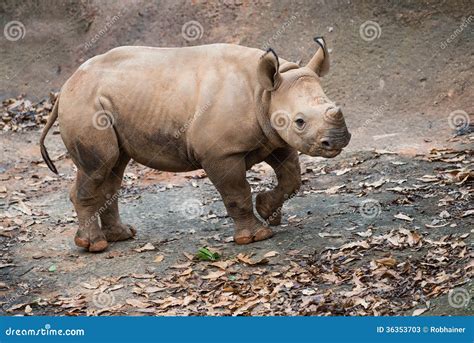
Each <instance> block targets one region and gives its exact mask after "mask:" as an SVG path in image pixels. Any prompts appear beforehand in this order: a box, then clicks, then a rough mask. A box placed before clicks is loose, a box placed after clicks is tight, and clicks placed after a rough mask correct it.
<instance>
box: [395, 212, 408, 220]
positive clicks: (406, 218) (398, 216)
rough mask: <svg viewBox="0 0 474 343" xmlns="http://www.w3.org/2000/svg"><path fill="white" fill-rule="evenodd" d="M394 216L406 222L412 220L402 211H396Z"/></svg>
mask: <svg viewBox="0 0 474 343" xmlns="http://www.w3.org/2000/svg"><path fill="white" fill-rule="evenodd" d="M394 217H395V218H397V219H401V220H406V221H408V222H412V221H413V218H411V217H409V216H407V215H406V214H403V213H401V212H400V213H398V214H396V215H394Z"/></svg>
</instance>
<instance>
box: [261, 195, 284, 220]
mask: <svg viewBox="0 0 474 343" xmlns="http://www.w3.org/2000/svg"><path fill="white" fill-rule="evenodd" d="M271 202H272V197H271V195H270V193H269V192H263V193H259V194H257V199H256V204H255V208H256V209H257V212H258V214H259V215H260V217H262V218H263V219H264V220H265V221H266V222H267V223H268V225H272V226H276V225H280V224H281V206H280V207H277V208H275V209H272V207H271V205H270V204H271Z"/></svg>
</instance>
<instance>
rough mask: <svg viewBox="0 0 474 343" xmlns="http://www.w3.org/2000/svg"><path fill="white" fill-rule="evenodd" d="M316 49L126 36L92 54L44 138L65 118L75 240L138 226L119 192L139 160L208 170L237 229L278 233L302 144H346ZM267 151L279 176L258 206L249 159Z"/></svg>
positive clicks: (248, 235)
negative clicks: (130, 43) (148, 41)
mask: <svg viewBox="0 0 474 343" xmlns="http://www.w3.org/2000/svg"><path fill="white" fill-rule="evenodd" d="M317 43H318V44H319V45H320V46H321V48H320V49H319V50H318V51H317V52H316V54H315V55H314V57H313V58H312V59H311V61H310V62H309V63H308V65H306V66H304V67H299V66H298V65H296V64H294V63H290V62H287V61H285V60H283V59H279V58H278V57H277V56H276V54H275V53H274V52H273V51H272V50H269V51H267V52H263V51H261V50H258V49H252V48H246V47H242V46H238V45H231V44H213V45H205V46H197V47H187V48H150V47H120V48H116V49H113V50H111V51H109V52H107V53H105V54H103V55H99V56H96V57H94V58H92V59H90V60H89V61H87V62H85V63H84V64H83V65H82V66H81V67H80V68H79V69H78V70H77V71H76V72H75V73H74V74H73V75H72V76H71V78H70V79H69V80H68V81H67V82H66V84H65V85H64V86H63V87H62V89H61V93H60V96H59V98H58V101H57V102H56V104H55V106H54V108H53V112H52V115H51V116H50V119H49V121H48V124H47V125H46V127H45V130H44V132H43V135H42V137H41V140H40V145H41V152H42V155H43V157H44V159H45V161H46V163H47V165H48V166H49V167H50V168H51V170H53V171H54V172H56V168H55V166H54V165H53V163H52V162H51V160H50V158H49V156H48V154H47V151H46V148H45V146H44V140H45V137H46V134H47V132H48V130H49V129H50V128H51V126H52V125H53V123H54V121H55V120H56V119H57V118H59V122H60V129H61V137H62V139H63V141H64V144H65V146H66V148H67V150H68V152H69V154H70V156H71V158H72V160H73V162H74V164H75V165H76V166H77V168H78V173H77V179H76V183H75V185H74V186H73V187H72V189H71V193H70V198H71V201H72V202H73V204H74V206H75V209H76V211H77V215H78V221H79V228H78V231H77V234H76V237H75V243H76V245H78V246H80V247H83V248H86V249H88V250H89V251H93V252H97V251H103V250H104V249H106V248H107V246H108V242H113V241H119V240H125V239H128V238H131V237H133V236H134V235H135V233H136V230H135V229H134V228H132V227H130V226H129V225H126V224H123V223H122V221H121V219H120V215H119V212H118V201H117V200H118V196H117V192H118V190H119V189H120V185H121V182H122V177H123V173H124V170H125V168H126V166H127V164H128V162H129V161H130V159H134V160H135V161H137V162H139V163H141V164H144V165H146V166H149V167H151V168H155V169H158V170H163V171H173V172H180V171H190V170H196V169H200V168H202V169H204V170H205V171H206V173H207V175H208V176H209V179H210V180H211V181H212V182H213V184H214V185H215V186H216V188H217V190H218V191H219V193H220V194H221V196H222V199H223V201H224V204H225V206H226V209H227V212H228V214H229V216H230V217H231V218H232V219H233V220H234V222H235V235H234V240H235V242H236V243H238V244H247V243H251V242H254V241H259V240H263V239H266V238H269V237H271V236H272V231H271V229H270V228H269V227H268V225H267V224H270V225H278V224H279V223H280V221H281V207H282V205H283V202H284V201H285V200H286V199H287V198H288V197H289V196H291V195H292V194H293V193H294V192H296V191H297V190H298V189H299V187H300V183H301V177H300V166H299V162H298V151H300V152H301V153H304V154H308V155H311V156H323V157H328V158H330V157H335V156H336V155H338V154H339V153H340V152H341V150H342V149H343V148H344V147H345V146H346V145H347V144H348V143H349V140H350V134H349V132H348V130H347V127H346V124H345V122H344V118H343V115H342V112H341V109H340V108H339V107H337V106H336V105H335V104H334V103H332V102H331V101H330V100H329V99H328V98H327V97H326V95H325V94H324V92H323V90H322V88H321V85H320V77H322V76H323V75H324V74H326V73H327V72H328V70H329V55H328V52H327V49H326V46H325V43H324V41H323V40H318V41H317ZM262 161H265V162H266V163H268V164H269V165H270V166H271V167H272V168H273V169H274V170H275V173H276V176H277V179H278V185H277V186H276V187H275V188H274V189H273V190H271V191H269V192H263V193H260V194H258V195H257V201H256V210H257V212H258V213H259V214H260V216H261V217H262V218H263V219H264V220H265V221H266V223H263V222H262V221H261V220H260V219H258V218H257V217H256V216H255V214H254V209H253V204H252V196H251V190H250V186H249V184H248V182H247V180H246V177H245V173H246V170H248V169H249V168H251V167H252V165H254V164H256V163H259V162H262Z"/></svg>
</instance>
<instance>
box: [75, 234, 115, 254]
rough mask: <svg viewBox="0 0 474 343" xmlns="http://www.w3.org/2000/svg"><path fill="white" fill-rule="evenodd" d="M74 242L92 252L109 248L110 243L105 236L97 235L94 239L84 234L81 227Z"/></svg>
mask: <svg viewBox="0 0 474 343" xmlns="http://www.w3.org/2000/svg"><path fill="white" fill-rule="evenodd" d="M74 243H75V244H76V245H77V246H78V247H81V248H84V249H87V250H89V251H90V252H101V251H104V250H105V249H107V246H108V243H107V241H106V240H105V238H103V237H97V238H96V239H94V240H91V239H89V238H88V237H86V236H84V235H83V234H82V232H81V230H80V229H79V230H78V231H77V233H76V237H74Z"/></svg>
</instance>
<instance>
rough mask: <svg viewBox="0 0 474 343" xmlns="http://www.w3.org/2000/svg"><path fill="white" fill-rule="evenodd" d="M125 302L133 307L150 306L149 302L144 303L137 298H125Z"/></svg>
mask: <svg viewBox="0 0 474 343" xmlns="http://www.w3.org/2000/svg"><path fill="white" fill-rule="evenodd" d="M125 302H126V303H127V304H129V305H131V306H133V307H138V308H147V307H149V306H151V304H150V303H146V302H143V301H140V300H138V299H127V300H125Z"/></svg>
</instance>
